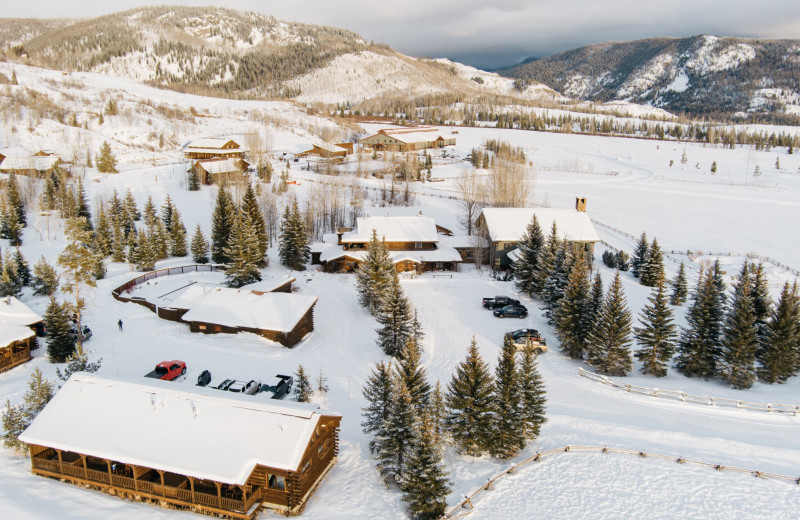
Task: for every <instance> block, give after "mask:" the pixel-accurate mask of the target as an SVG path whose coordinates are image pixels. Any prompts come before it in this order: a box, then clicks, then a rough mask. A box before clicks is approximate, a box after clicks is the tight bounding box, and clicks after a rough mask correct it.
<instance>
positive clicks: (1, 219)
mask: <svg viewBox="0 0 800 520" xmlns="http://www.w3.org/2000/svg"><path fill="white" fill-rule="evenodd" d="M0 238H7V239H8V245H10V246H12V247H19V246H21V245H22V225H21V224H20V223H19V221H17V218H16V216H15V214H14V212H13V210H12V209H10V208H9V206H8V204H6V203H5V201H3V202H2V207H0Z"/></svg>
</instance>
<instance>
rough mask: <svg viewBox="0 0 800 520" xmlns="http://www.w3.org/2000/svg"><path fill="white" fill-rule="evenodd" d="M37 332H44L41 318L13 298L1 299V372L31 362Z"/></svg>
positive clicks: (36, 343) (35, 346)
mask: <svg viewBox="0 0 800 520" xmlns="http://www.w3.org/2000/svg"><path fill="white" fill-rule="evenodd" d="M37 331H42V332H43V331H44V326H43V324H42V317H41V316H39V315H38V314H36V313H35V312H33V311H32V310H30V308H28V306H27V305H25V304H24V303H22V302H21V301H19V300H18V299H16V298H15V297H13V296H6V297H5V298H0V372H5V371H6V370H11V369H12V368H14V367H16V366H18V365H21V364H23V363H26V362H28V361H30V360H31V350H35V349H37V348H38V347H39V344H38V342H37V339H36V334H37Z"/></svg>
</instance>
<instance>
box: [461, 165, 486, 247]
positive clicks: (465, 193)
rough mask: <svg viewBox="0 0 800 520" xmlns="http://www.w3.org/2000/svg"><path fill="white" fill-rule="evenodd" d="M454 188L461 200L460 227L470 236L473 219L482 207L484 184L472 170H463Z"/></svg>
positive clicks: (473, 224)
mask: <svg viewBox="0 0 800 520" xmlns="http://www.w3.org/2000/svg"><path fill="white" fill-rule="evenodd" d="M456 188H457V189H458V194H459V196H460V198H461V215H460V218H459V221H460V223H461V227H463V228H464V231H465V232H466V233H467V235H472V234H473V232H474V231H475V219H477V218H478V215H479V214H480V211H481V208H482V206H483V200H484V183H483V181H482V180H481V178H480V177H479V176H478V174H477V173H476V171H475V170H474V169H473V168H469V169H467V168H465V169H464V170H463V171H462V172H461V177H459V178H458V180H457V181H456Z"/></svg>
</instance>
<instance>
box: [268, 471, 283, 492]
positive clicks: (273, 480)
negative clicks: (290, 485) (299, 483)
mask: <svg viewBox="0 0 800 520" xmlns="http://www.w3.org/2000/svg"><path fill="white" fill-rule="evenodd" d="M267 486H268V487H270V488H272V489H277V490H278V491H285V490H286V479H285V478H284V477H278V476H276V475H267Z"/></svg>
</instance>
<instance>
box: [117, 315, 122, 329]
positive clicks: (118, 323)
mask: <svg viewBox="0 0 800 520" xmlns="http://www.w3.org/2000/svg"><path fill="white" fill-rule="evenodd" d="M117 325H119V331H120V332H122V318H120V319H119V321H118V322H117Z"/></svg>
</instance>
